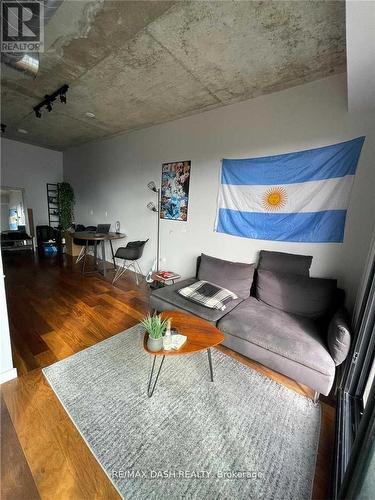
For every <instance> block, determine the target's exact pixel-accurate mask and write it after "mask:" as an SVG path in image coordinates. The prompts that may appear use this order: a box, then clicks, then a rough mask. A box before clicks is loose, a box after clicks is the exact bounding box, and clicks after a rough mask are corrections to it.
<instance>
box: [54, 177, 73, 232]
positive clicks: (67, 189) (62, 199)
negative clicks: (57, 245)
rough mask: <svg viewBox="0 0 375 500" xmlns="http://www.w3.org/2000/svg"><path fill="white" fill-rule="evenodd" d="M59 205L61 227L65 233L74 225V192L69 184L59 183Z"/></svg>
mask: <svg viewBox="0 0 375 500" xmlns="http://www.w3.org/2000/svg"><path fill="white" fill-rule="evenodd" d="M57 198H58V204H59V215H60V226H61V229H62V230H63V231H66V230H67V229H69V228H70V227H71V225H72V223H73V209H74V202H75V199H74V191H73V188H72V186H71V185H70V184H69V182H59V184H58V189H57Z"/></svg>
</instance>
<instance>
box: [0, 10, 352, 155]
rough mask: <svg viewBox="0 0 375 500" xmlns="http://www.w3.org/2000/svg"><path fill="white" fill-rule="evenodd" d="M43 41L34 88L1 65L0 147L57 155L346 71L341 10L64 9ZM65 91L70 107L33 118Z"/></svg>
mask: <svg viewBox="0 0 375 500" xmlns="http://www.w3.org/2000/svg"><path fill="white" fill-rule="evenodd" d="M45 37H46V47H47V50H46V51H45V53H44V54H42V55H41V67H40V70H39V74H38V76H37V78H36V79H35V80H32V79H29V78H26V77H24V76H23V75H21V74H19V73H17V72H15V71H14V70H12V69H9V68H6V69H4V66H2V78H1V82H2V89H1V90H2V92H1V95H2V109H1V122H2V123H5V124H6V125H7V130H6V137H9V138H13V139H17V140H22V141H24V142H30V143H33V144H38V145H41V146H46V147H50V148H53V149H57V150H64V149H66V148H68V147H72V146H75V145H79V144H82V143H85V142H89V141H92V140H96V139H99V138H103V137H106V136H110V135H114V134H118V133H120V132H124V131H129V130H134V129H139V128H144V127H148V126H150V125H153V124H157V123H162V122H166V121H170V120H174V119H177V118H180V117H183V116H188V115H192V114H194V113H199V112H202V111H205V110H209V109H212V108H216V107H219V106H224V105H227V104H231V103H235V102H239V101H242V100H245V99H249V98H252V97H255V96H259V95H262V94H267V93H270V92H274V91H277V90H282V89H285V88H288V87H292V86H294V85H299V84H302V83H304V82H308V81H312V80H316V79H319V78H324V77H326V76H328V75H332V74H335V73H341V72H343V71H345V66H346V58H345V50H346V47H345V3H344V2H338V1H332V2H331V1H315V0H308V1H304V0H299V1H279V0H275V1H271V0H267V1H229V0H228V1H202V2H199V1H192V2H185V1H178V2H172V1H171V2H169V1H127V0H119V1H109V0H105V1H104V0H85V1H76V0H65V2H64V3H63V4H62V6H61V7H60V9H59V10H58V11H57V13H56V14H55V16H54V17H53V18H52V20H51V21H50V22H49V24H48V25H47V27H46V34H45ZM64 83H67V84H69V85H70V89H69V92H68V94H67V100H68V102H67V104H66V105H64V104H61V103H56V104H55V106H54V110H53V111H52V112H51V113H48V112H44V113H43V116H42V118H41V119H38V118H36V117H35V115H34V113H33V111H32V107H33V106H35V105H36V104H37V103H38V102H40V101H41V100H42V99H43V96H44V95H45V94H48V93H52V92H53V91H54V90H56V89H57V88H58V87H59V86H61V85H62V84H64ZM86 112H91V113H94V114H95V115H96V116H95V118H88V117H87V116H86V114H85V113H86ZM17 129H25V130H27V131H28V134H27V135H25V134H21V133H19V132H18V131H17Z"/></svg>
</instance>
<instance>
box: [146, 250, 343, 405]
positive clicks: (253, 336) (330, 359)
mask: <svg viewBox="0 0 375 500" xmlns="http://www.w3.org/2000/svg"><path fill="white" fill-rule="evenodd" d="M311 261H312V257H310V256H303V255H293V254H287V253H281V252H267V251H261V252H260V256H259V263H258V266H257V269H255V265H254V264H243V263H237V262H229V261H225V260H221V259H216V258H214V257H210V256H207V255H204V254H202V255H201V257H199V258H198V261H197V274H196V276H195V277H193V278H189V279H186V280H184V281H180V282H178V283H176V284H174V285H171V286H166V287H164V288H160V289H157V290H154V291H153V292H152V293H151V298H150V300H151V307H152V308H153V309H154V310H156V311H165V310H179V311H185V312H187V313H191V314H194V315H197V316H200V317H201V318H204V319H205V320H207V321H210V322H211V323H213V324H215V325H216V326H217V327H218V328H219V329H220V330H221V331H222V332H223V333H224V334H225V340H224V342H223V345H225V346H227V347H229V348H231V349H233V350H234V351H236V352H238V353H240V354H243V355H245V356H247V357H248V358H251V359H253V360H255V361H258V362H259V363H261V364H263V365H265V366H267V367H269V368H271V369H272V370H275V371H277V372H279V373H281V374H283V375H286V376H288V377H290V378H292V379H294V380H296V381H298V382H300V383H303V384H305V385H307V386H309V387H311V388H312V389H314V390H315V391H316V392H317V393H322V394H325V395H328V394H329V392H330V390H331V388H332V385H333V381H334V378H335V369H336V366H337V365H339V364H340V363H342V362H343V361H344V360H345V358H346V356H347V354H348V351H349V347H350V331H349V327H348V319H347V313H346V311H345V309H344V306H343V292H342V291H341V292H340V290H338V289H337V286H336V280H326V279H318V278H310V276H309V269H310V265H311ZM197 280H205V281H209V282H211V283H215V284H216V285H219V286H221V287H223V288H226V289H228V290H231V291H232V292H234V293H235V294H236V295H237V296H238V299H235V300H232V301H231V302H229V303H228V304H227V305H226V307H225V309H224V310H217V309H209V308H207V307H205V306H202V305H199V304H196V303H194V302H191V301H190V300H188V299H186V298H185V297H182V296H181V295H179V294H178V293H177V291H178V290H179V289H180V288H183V287H185V286H187V285H189V284H191V283H194V282H195V281H197Z"/></svg>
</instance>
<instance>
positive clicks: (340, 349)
mask: <svg viewBox="0 0 375 500" xmlns="http://www.w3.org/2000/svg"><path fill="white" fill-rule="evenodd" d="M349 325H350V321H349V314H348V312H347V310H346V308H345V307H344V306H341V307H340V308H339V309H337V311H336V312H335V314H334V315H333V317H332V319H331V321H330V323H329V325H328V333H327V344H328V350H329V352H330V354H331V356H332V359H333V361H334V362H335V365H336V366H338V365H341V363H343V362H344V361H345V359H346V358H347V356H348V353H349V349H350V343H351V332H350V326H349Z"/></svg>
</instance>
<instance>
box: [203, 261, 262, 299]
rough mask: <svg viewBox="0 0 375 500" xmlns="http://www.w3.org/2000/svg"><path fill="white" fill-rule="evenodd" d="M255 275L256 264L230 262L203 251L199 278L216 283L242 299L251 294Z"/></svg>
mask: <svg viewBox="0 0 375 500" xmlns="http://www.w3.org/2000/svg"><path fill="white" fill-rule="evenodd" d="M253 277H254V264H244V263H242V262H230V261H229V260H222V259H217V258H216V257H210V256H209V255H205V254H204V253H202V255H201V261H200V266H199V270H198V279H199V280H203V281H209V282H210V283H215V284H216V285H219V286H221V287H223V288H226V289H227V290H230V291H231V292H233V293H235V294H236V295H238V297H240V298H242V299H246V298H247V297H249V296H250V288H251V284H252V282H253Z"/></svg>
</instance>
